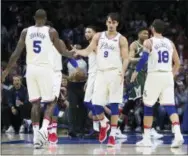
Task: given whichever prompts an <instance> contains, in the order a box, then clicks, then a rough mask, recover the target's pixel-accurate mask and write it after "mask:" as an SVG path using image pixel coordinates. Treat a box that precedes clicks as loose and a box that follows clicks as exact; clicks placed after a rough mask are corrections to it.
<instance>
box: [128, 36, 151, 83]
mask: <svg viewBox="0 0 188 156" xmlns="http://www.w3.org/2000/svg"><path fill="white" fill-rule="evenodd" d="M151 44H152V43H151V40H150V39H148V40H145V41H144V44H143V45H144V49H143V52H142V56H141V58H140V60H139V61H138V63H137V65H136V71H135V72H134V73H133V74H132V76H131V82H134V81H135V79H136V77H137V75H138V72H140V71H141V70H142V69H143V68H144V65H145V64H146V62H147V61H148V57H149V53H150V51H151V47H152V45H151Z"/></svg>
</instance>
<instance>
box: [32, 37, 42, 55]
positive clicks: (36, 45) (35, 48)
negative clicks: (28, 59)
mask: <svg viewBox="0 0 188 156" xmlns="http://www.w3.org/2000/svg"><path fill="white" fill-rule="evenodd" d="M33 51H34V52H35V53H40V52H41V41H39V40H35V41H33Z"/></svg>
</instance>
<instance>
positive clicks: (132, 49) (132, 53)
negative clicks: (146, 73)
mask: <svg viewBox="0 0 188 156" xmlns="http://www.w3.org/2000/svg"><path fill="white" fill-rule="evenodd" d="M135 51H136V42H133V43H131V45H130V51H129V60H130V62H138V61H139V60H140V58H135Z"/></svg>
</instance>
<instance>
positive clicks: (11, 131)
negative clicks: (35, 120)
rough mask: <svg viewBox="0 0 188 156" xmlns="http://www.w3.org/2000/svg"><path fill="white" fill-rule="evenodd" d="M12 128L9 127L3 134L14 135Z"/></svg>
mask: <svg viewBox="0 0 188 156" xmlns="http://www.w3.org/2000/svg"><path fill="white" fill-rule="evenodd" d="M14 132H15V131H14V128H13V127H12V126H9V128H8V129H7V130H6V131H5V133H14Z"/></svg>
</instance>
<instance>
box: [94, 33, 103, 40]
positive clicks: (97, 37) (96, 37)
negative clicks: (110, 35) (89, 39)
mask: <svg viewBox="0 0 188 156" xmlns="http://www.w3.org/2000/svg"><path fill="white" fill-rule="evenodd" d="M101 35H102V32H98V33H96V34H95V35H94V36H93V39H94V40H99V38H100V37H101Z"/></svg>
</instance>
